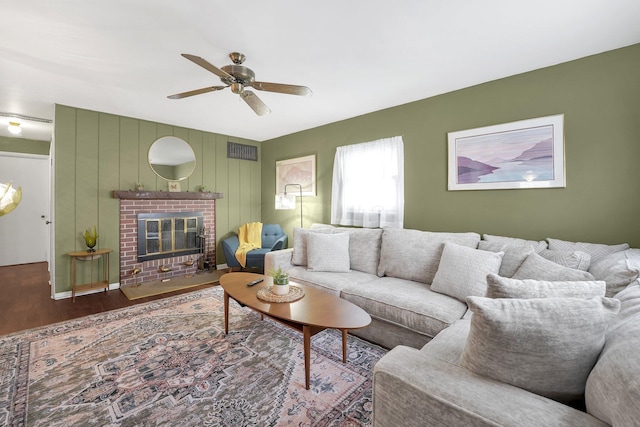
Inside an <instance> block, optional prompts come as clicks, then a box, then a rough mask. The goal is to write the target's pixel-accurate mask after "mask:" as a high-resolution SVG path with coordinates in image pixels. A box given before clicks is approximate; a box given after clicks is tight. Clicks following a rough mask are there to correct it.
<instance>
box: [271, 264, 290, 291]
mask: <svg viewBox="0 0 640 427" xmlns="http://www.w3.org/2000/svg"><path fill="white" fill-rule="evenodd" d="M269 275H270V276H271V277H273V288H272V291H273V293H274V294H276V295H286V294H288V293H289V273H287V272H286V271H283V270H282V268H281V267H278V268H277V269H273V270H271V271H270V272H269Z"/></svg>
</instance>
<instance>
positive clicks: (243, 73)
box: [167, 52, 312, 116]
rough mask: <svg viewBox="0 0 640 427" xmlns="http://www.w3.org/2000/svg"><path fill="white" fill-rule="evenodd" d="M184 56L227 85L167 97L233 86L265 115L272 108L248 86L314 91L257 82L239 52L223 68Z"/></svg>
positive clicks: (291, 92)
mask: <svg viewBox="0 0 640 427" xmlns="http://www.w3.org/2000/svg"><path fill="white" fill-rule="evenodd" d="M182 56H184V57H185V58H187V59H188V60H189V61H191V62H193V63H195V64H196V65H199V66H201V67H202V68H204V69H205V70H208V71H210V72H212V73H213V74H215V75H216V76H218V77H220V80H221V81H222V83H224V84H225V86H210V87H204V88H202V89H196V90H190V91H188V92H182V93H177V94H175V95H170V96H168V97H167V98H169V99H182V98H186V97H189V96H193V95H200V94H202V93H207V92H214V91H216V90H222V89H225V88H227V87H231V92H233V93H235V94H238V95H240V98H242V99H243V100H244V102H246V103H247V105H249V107H251V109H252V110H253V111H254V112H255V113H256V114H257V115H259V116H264V115H265V114H269V113H270V112H271V110H270V109H269V107H267V105H266V104H265V103H264V102H262V100H261V99H260V98H258V95H256V94H255V93H254V92H253V91H250V90H247V89H246V88H249V87H252V88H254V89H257V90H264V91H268V92H278V93H284V94H287V95H300V96H311V93H312V92H311V89H309V88H308V87H306V86H296V85H286V84H282V83H267V82H257V81H256V80H255V76H256V75H255V73H254V72H253V70H251V69H250V68H247V67H245V66H244V65H242V63H243V62H244V60H245V56H244V55H243V54H241V53H239V52H232V53H230V54H229V58H231V61H232V62H233V64H230V65H225V66H224V67H221V68H218V67H216V66H214V65H212V64H210V63H209V62H207V61H206V60H204V59H203V58H200V57H199V56H195V55H189V54H187V53H183V54H182Z"/></svg>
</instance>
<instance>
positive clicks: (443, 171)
mask: <svg viewBox="0 0 640 427" xmlns="http://www.w3.org/2000/svg"><path fill="white" fill-rule="evenodd" d="M638 70H640V45H634V46H630V47H627V48H623V49H619V50H615V51H611V52H606V53H603V54H600V55H595V56H591V57H587V58H582V59H579V60H576V61H572V62H568V63H564V64H560V65H556V66H553V67H549V68H544V69H540V70H536V71H532V72H529V73H525V74H520V75H516V76H512V77H508V78H504V79H501V80H497V81H493V82H489V83H485V84H481V85H478V86H474V87H470V88H466V89H463V90H459V91H456V92H451V93H447V94H443V95H440V96H436V97H432V98H428V99H424V100H421V101H417V102H413V103H410V104H406V105H401V106H398V107H394V108H390V109H386V110H382V111H378V112H375V113H371V114H367V115H363V116H359V117H356V118H353V119H349V120H345V121H341V122H337V123H332V124H329V125H326V126H322V127H318V128H315V129H311V130H308V131H304V132H299V133H295V134H291V135H287V136H283V137H280V138H276V139H273V140H269V141H265V142H264V143H263V144H262V162H263V165H262V193H263V197H262V220H263V222H276V223H280V224H282V225H283V226H284V227H285V230H286V231H287V232H288V233H291V232H292V228H293V226H295V225H296V224H297V221H299V216H298V215H299V211H295V212H294V211H276V210H274V204H273V194H274V192H275V162H276V161H278V160H283V159H288V158H293V157H298V156H304V155H308V154H316V155H317V189H318V190H317V191H318V195H317V197H305V198H304V210H305V214H304V219H305V227H308V226H309V225H311V223H313V222H325V223H328V222H329V221H330V204H331V180H332V167H333V157H334V154H335V149H336V147H338V146H342V145H348V144H354V143H359V142H365V141H371V140H375V139H379V138H384V137H390V136H395V135H401V136H402V137H403V139H404V144H405V222H404V226H405V228H414V229H421V230H432V231H476V232H479V233H489V234H498V235H507V236H514V237H522V238H527V239H544V238H546V237H553V238H559V239H565V240H574V241H585V242H599V243H611V244H613V243H619V242H628V243H629V244H631V245H632V246H633V247H640V226H639V225H638V212H640V165H639V159H640V78H638ZM470 72H473V71H472V70H471V71H470ZM560 113H564V117H565V123H564V131H565V159H566V182H567V186H566V188H558V189H527V190H495V191H489V190H485V191H447V132H451V131H458V130H464V129H471V128H476V127H482V126H488V125H493V124H500V123H508V122H512V121H516V120H522V119H528V118H534V117H542V116H547V115H553V114H560ZM290 235H291V234H290Z"/></svg>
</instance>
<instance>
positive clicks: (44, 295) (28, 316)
mask: <svg viewBox="0 0 640 427" xmlns="http://www.w3.org/2000/svg"><path fill="white" fill-rule="evenodd" d="M211 286H213V285H201V286H197V287H193V288H189V289H185V290H182V291H176V292H172V293H170V294H164V295H157V296H154V297H149V298H141V299H138V300H135V301H129V300H128V299H127V297H126V296H125V295H124V294H123V293H122V292H120V291H119V290H113V291H111V292H109V294H107V293H104V292H100V293H97V294H91V295H84V296H80V297H76V302H75V303H74V302H73V301H72V300H71V298H68V299H63V300H57V301H56V300H53V299H51V287H50V286H49V272H48V271H47V263H34V264H21V265H12V266H6V267H0V335H6V334H9V333H11V332H16V331H21V330H24V329H30V328H35V327H37V326H43V325H48V324H51V323H56V322H62V321H64V320H69V319H75V318H78V317H82V316H87V315H89V314H94V313H101V312H103V311H108V310H114V309H116V308H122V307H128V306H131V305H134V304H140V303H144V302H148V301H153V300H157V299H160V298H166V297H168V296H171V295H177V294H179V293H184V292H193V291H197V290H199V289H204V288H208V287H211Z"/></svg>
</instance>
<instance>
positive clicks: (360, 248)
mask: <svg viewBox="0 0 640 427" xmlns="http://www.w3.org/2000/svg"><path fill="white" fill-rule="evenodd" d="M333 232H334V233H347V234H349V259H350V260H351V269H352V270H356V271H362V272H363V273H369V274H377V273H378V264H379V263H380V241H381V240H382V229H381V228H342V227H339V228H334V229H333Z"/></svg>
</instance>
